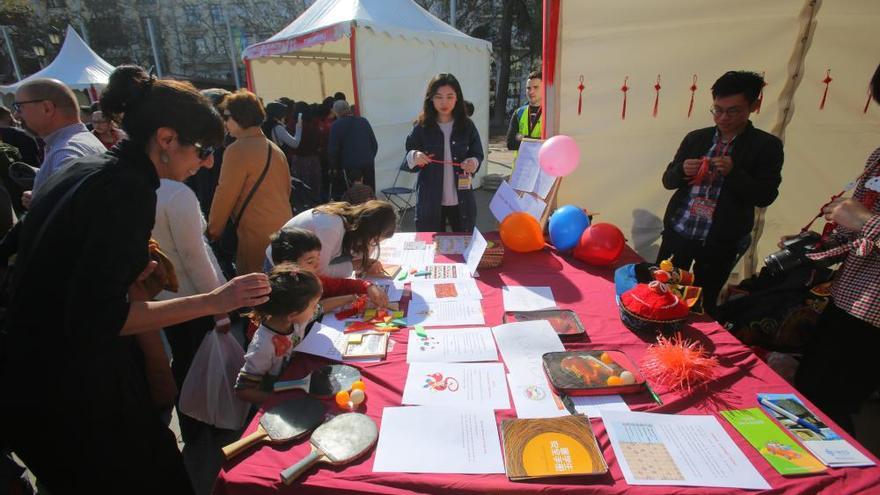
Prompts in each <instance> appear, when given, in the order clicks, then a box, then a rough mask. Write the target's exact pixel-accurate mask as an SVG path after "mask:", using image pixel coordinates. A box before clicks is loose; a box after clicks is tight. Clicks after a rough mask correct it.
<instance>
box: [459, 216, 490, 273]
mask: <svg viewBox="0 0 880 495" xmlns="http://www.w3.org/2000/svg"><path fill="white" fill-rule="evenodd" d="M488 246H489V243H488V242H486V238H485V237H483V234H481V233H480V229H478V228H476V227H474V233H473V234H472V235H471V242H470V244H469V245H468V247H467V248H466V249H465V251H464V262H465V264H466V265H467V267H468V271H469V272H470V274H471V275H476V273H477V266H479V264H480V259H481V258H482V257H483V253H485V252H486V247H488Z"/></svg>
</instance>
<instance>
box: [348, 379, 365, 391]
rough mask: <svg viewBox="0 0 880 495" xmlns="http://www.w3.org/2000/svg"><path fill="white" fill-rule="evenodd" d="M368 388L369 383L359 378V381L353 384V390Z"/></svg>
mask: <svg viewBox="0 0 880 495" xmlns="http://www.w3.org/2000/svg"><path fill="white" fill-rule="evenodd" d="M366 388H367V385H366V384H365V383H364V382H362V381H361V380H358V381H356V382H354V383H352V384H351V389H352V390H365V389H366Z"/></svg>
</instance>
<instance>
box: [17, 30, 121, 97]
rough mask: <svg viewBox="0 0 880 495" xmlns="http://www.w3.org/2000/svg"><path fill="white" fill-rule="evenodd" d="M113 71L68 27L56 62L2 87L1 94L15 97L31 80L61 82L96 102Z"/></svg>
mask: <svg viewBox="0 0 880 495" xmlns="http://www.w3.org/2000/svg"><path fill="white" fill-rule="evenodd" d="M114 69H115V67H113V66H112V65H110V64H109V63H107V61H106V60H104V59H103V58H101V57H99V56H98V54H97V53H95V52H94V51H92V49H91V48H89V45H87V44H86V42H85V41H83V39H82V38H80V36H79V34H77V32H76V31H75V30H74V29H73V28H72V27H70V26H67V34H66V35H65V37H64V44H63V45H62V46H61V50H60V51H59V52H58V56H57V57H55V60H53V61H52V63H50V64H49V65H47V66H46V67H45V68H44V69H43V70H41V71H39V72H37V73H36V74H33V75H30V76H28V77H26V78H24V79H22V80H21V81H19V82H17V83H15V84H10V85H9V86H0V93H14V92H15V91H16V90H17V89H18V88H19V86H21V85H22V84H24V83H26V82H28V81H30V80H33V79H41V78H49V79H58V80H59V81H61V82H63V83H64V84H66V85H67V86H68V87H69V88H70V89H80V90H87V91H89V92H90V96H91V97H92V99H93V100H94V99H96V96H97V90H98V89H99V88H101V87H103V86H105V85H106V84H107V80H108V79H109V77H110V73H112V72H113V70H114Z"/></svg>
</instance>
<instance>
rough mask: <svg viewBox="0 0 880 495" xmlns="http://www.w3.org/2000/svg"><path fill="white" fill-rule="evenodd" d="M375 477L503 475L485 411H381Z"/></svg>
mask: <svg viewBox="0 0 880 495" xmlns="http://www.w3.org/2000/svg"><path fill="white" fill-rule="evenodd" d="M373 472H376V473H466V474H492V473H494V474H497V473H504V458H503V457H502V454H501V440H500V438H499V436H498V425H497V424H496V422H495V413H494V412H493V411H492V410H490V409H475V410H470V409H466V410H461V409H458V408H455V409H453V408H448V407H435V406H420V407H386V408H385V409H384V410H383V411H382V428H381V429H380V430H379V442H378V443H377V444H376V459H375V461H373Z"/></svg>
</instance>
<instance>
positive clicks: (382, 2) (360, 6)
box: [244, 0, 492, 59]
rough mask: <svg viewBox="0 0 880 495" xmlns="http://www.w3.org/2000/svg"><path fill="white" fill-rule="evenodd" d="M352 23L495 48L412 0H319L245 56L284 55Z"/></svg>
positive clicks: (338, 34)
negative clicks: (450, 24) (451, 24)
mask: <svg viewBox="0 0 880 495" xmlns="http://www.w3.org/2000/svg"><path fill="white" fill-rule="evenodd" d="M352 25H355V26H360V27H365V28H369V29H372V30H374V31H378V32H384V33H386V34H388V35H391V36H404V37H409V38H415V39H419V40H423V41H439V42H446V43H451V44H457V45H461V46H465V47H472V48H478V49H485V50H491V46H492V45H491V43H489V42H488V41H485V40H481V39H477V38H472V37H470V36H468V35H466V34H464V33H462V32H461V31H459V30H457V29H455V28H453V27H452V26H449V25H448V24H446V23H445V22H443V21H441V20H440V19H438V18H436V17H434V16H433V15H432V14H431V13H430V12H428V11H426V10H425V9H423V8H421V7H420V6H418V5H417V4H416V3H415V2H413V1H412V0H317V1H316V2H315V3H314V4H312V6H311V7H309V8H308V10H306V11H305V12H303V14H302V15H301V16H299V17H297V18H296V20H294V21H293V22H291V23H290V24H288V25H287V27H285V28H284V29H282V30H281V31H279V32H278V33H276V34H275V35H274V36H272V37H271V38H269V39H267V40H266V41H263V42H260V43H256V44H254V45H251V46H249V47H247V49H246V50H245V51H244V58H248V59H250V58H259V57H266V56H273V55H283V54H285V53H290V52H293V51H297V50H300V49H302V48H305V47H307V46H309V45H312V44H318V43H324V42H326V41H332V40H334V39H338V38H339V37H341V36H343V35H345V34H347V33H348V32H349V30H350V27H351V26H352Z"/></svg>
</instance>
